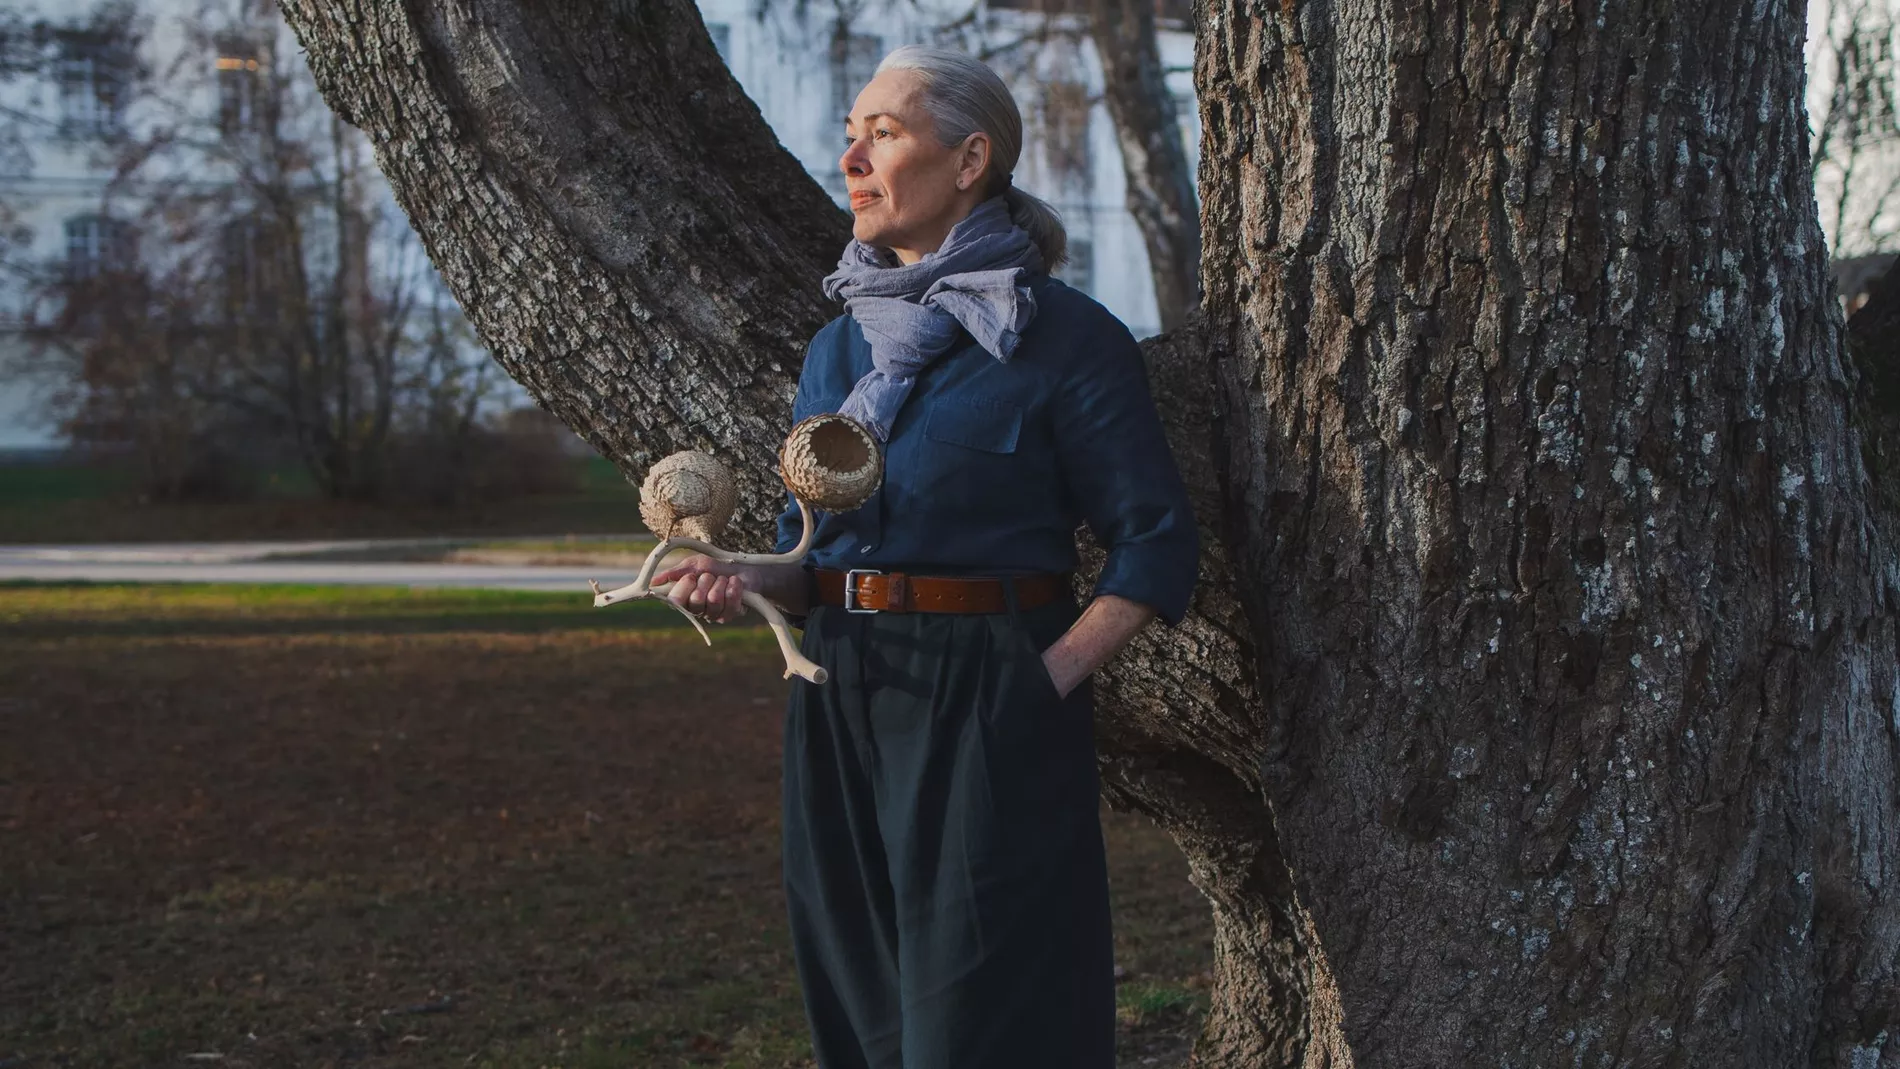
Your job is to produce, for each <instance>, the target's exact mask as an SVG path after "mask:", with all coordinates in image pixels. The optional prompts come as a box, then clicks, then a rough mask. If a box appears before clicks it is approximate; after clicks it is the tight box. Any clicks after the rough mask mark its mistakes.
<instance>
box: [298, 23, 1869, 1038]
mask: <svg viewBox="0 0 1900 1069" xmlns="http://www.w3.org/2000/svg"><path fill="white" fill-rule="evenodd" d="M1388 3H1389V7H1386V6H1380V5H1373V4H1365V5H1362V6H1361V7H1348V8H1345V9H1334V8H1330V7H1325V6H1317V5H1306V6H1302V5H1298V4H1281V3H1278V2H1277V0H1276V2H1275V3H1274V4H1272V5H1271V6H1270V7H1266V8H1261V9H1258V10H1256V9H1254V8H1252V7H1249V6H1246V5H1245V4H1240V3H1235V2H1233V0H1207V6H1206V7H1205V8H1204V9H1203V11H1202V13H1201V14H1202V19H1201V25H1202V30H1203V33H1202V43H1201V56H1200V61H1199V67H1200V70H1199V74H1198V77H1199V80H1200V84H1201V88H1202V92H1203V94H1204V102H1205V116H1206V125H1207V129H1208V143H1207V147H1206V149H1205V150H1204V159H1205V160H1206V162H1205V163H1204V175H1205V180H1204V195H1205V198H1206V202H1207V206H1206V209H1205V215H1206V225H1205V226H1204V232H1205V233H1208V234H1218V235H1221V236H1222V238H1221V240H1220V241H1217V242H1215V243H1214V244H1213V245H1211V246H1210V247H1209V249H1208V252H1207V255H1206V258H1205V264H1204V274H1203V279H1204V281H1205V283H1206V285H1207V287H1208V292H1209V301H1208V304H1207V310H1208V316H1209V318H1208V329H1207V332H1206V333H1205V334H1203V333H1201V332H1200V331H1198V330H1184V331H1180V332H1177V333H1176V334H1174V335H1172V336H1170V337H1168V338H1165V339H1162V340H1161V341H1159V342H1157V343H1154V344H1151V345H1150V346H1149V347H1148V353H1149V357H1150V364H1151V369H1152V372H1153V374H1154V377H1155V379H1156V393H1157V396H1158V397H1159V399H1160V401H1161V404H1162V408H1163V417H1164V419H1165V421H1166V422H1167V424H1168V426H1169V430H1170V434H1171V440H1172V443H1173V445H1174V447H1175V449H1176V451H1177V453H1178V455H1179V456H1180V458H1181V460H1182V464H1183V468H1184V470H1185V471H1186V473H1187V475H1188V477H1189V480H1190V483H1191V486H1192V489H1193V492H1194V494H1195V498H1196V503H1197V508H1198V511H1199V514H1200V517H1201V521H1202V528H1203V534H1204V536H1205V537H1206V539H1207V544H1208V550H1207V553H1206V557H1205V560H1204V562H1203V573H1202V584H1201V587H1200V589H1199V591H1198V592H1197V595H1196V602H1195V606H1194V612H1193V613H1192V614H1191V616H1190V617H1189V619H1188V620H1187V621H1186V622H1185V623H1184V624H1183V625H1182V626H1181V627H1180V628H1176V629H1164V628H1151V629H1150V630H1149V631H1148V632H1147V633H1146V634H1144V635H1143V636H1142V637H1141V638H1140V639H1139V640H1138V641H1137V644H1136V646H1135V647H1134V648H1133V649H1131V650H1130V652H1129V653H1128V654H1127V655H1125V656H1124V657H1123V658H1121V659H1120V660H1119V661H1118V662H1117V663H1116V664H1115V665H1113V666H1112V667H1111V668H1110V669H1108V670H1106V672H1105V679H1104V686H1103V688H1102V694H1103V699H1104V702H1103V710H1102V716H1101V747H1102V761H1103V767H1104V772H1105V782H1106V784H1107V787H1108V791H1109V793H1110V796H1111V798H1112V799H1113V800H1115V801H1117V802H1119V803H1121V804H1124V805H1131V806H1134V807H1136V808H1139V809H1141V810H1143V811H1144V812H1147V813H1149V814H1150V815H1152V816H1153V817H1154V818H1155V819H1156V820H1157V821H1159V822H1160V823H1161V824H1162V825H1163V826H1164V827H1167V828H1168V829H1169V830H1170V831H1171V832H1172V833H1173V834H1174V836H1175V838H1176V840H1177V841H1178V842H1179V843H1181V845H1182V848H1183V850H1184V851H1185V852H1186V854H1187V856H1188V858H1189V860H1190V862H1191V864H1192V868H1193V873H1194V878H1195V880H1196V882H1197V883H1198V884H1199V885H1200V886H1201V888H1202V889H1203V890H1204V891H1206V893H1207V894H1208V897H1209V900H1210V903H1211V904H1212V907H1213V910H1214V917H1215V920H1216V951H1217V954H1218V961H1219V977H1220V985H1219V988H1218V989H1217V992H1216V995H1215V1004H1214V1009H1213V1012H1212V1013H1211V1014H1210V1016H1209V1020H1208V1027H1207V1032H1206V1034H1205V1035H1204V1037H1203V1041H1202V1043H1201V1045H1200V1048H1199V1050H1198V1052H1197V1056H1198V1057H1199V1059H1200V1060H1201V1061H1202V1062H1204V1063H1205V1064H1210V1065H1214V1064H1219V1065H1235V1066H1240V1065H1247V1066H1256V1065H1258V1066H1267V1065H1274V1066H1278V1065H1300V1064H1308V1065H1327V1064H1332V1065H1346V1064H1354V1063H1356V1064H1358V1065H1361V1066H1374V1065H1425V1064H1431V1065H1446V1066H1452V1065H1457V1066H1463V1065H1481V1064H1482V1065H1493V1064H1500V1065H1515V1066H1541V1065H1554V1064H1559V1063H1561V1064H1566V1065H1568V1064H1573V1063H1574V1064H1589V1065H1596V1064H1617V1065H1621V1064H1645V1065H1647V1064H1690V1063H1695V1064H1711V1065H1715V1064H1720V1065H1744V1066H1745V1065H1776V1066H1782V1065H1794V1064H1823V1065H1840V1066H1850V1065H1851V1066H1855V1067H1856V1069H1858V1067H1859V1066H1862V1065H1877V1064H1900V1062H1897V1061H1896V1058H1900V1040H1896V1041H1894V1042H1891V1043H1886V1042H1885V1041H1884V1040H1880V1039H1877V1038H1876V1037H1877V1036H1878V1035H1880V1033H1881V1030H1882V1029H1887V1030H1888V1031H1890V1032H1894V1033H1896V1034H1900V1021H1896V1020H1895V1019H1894V1013H1895V1006H1894V1002H1893V1000H1894V979H1895V977H1894V974H1893V969H1894V953H1895V947H1896V943H1895V933H1896V923H1897V922H1896V918H1895V915H1894V909H1895V907H1894V905H1893V894H1892V891H1891V886H1892V883H1893V879H1894V872H1893V867H1894V865H1895V864H1896V851H1900V845H1897V844H1896V836H1895V828H1894V820H1895V817H1894V809H1893V806H1894V789H1895V769H1894V760H1895V756H1894V755H1895V747H1896V738H1895V732H1896V730H1900V725H1895V724H1894V723H1893V722H1892V720H1891V718H1892V717H1893V716H1894V715H1895V713H1894V710H1895V702H1896V691H1895V685H1896V678H1895V676H1896V673H1895V667H1894V663H1893V662H1894V650H1895V631H1894V627H1893V623H1892V618H1891V612H1890V601H1891V599H1892V598H1893V597H1894V596H1895V593H1894V592H1893V591H1892V588H1891V587H1889V586H1888V585H1886V581H1885V579H1884V577H1885V576H1886V575H1887V574H1888V570H1889V569H1888V567H1887V565H1886V563H1885V562H1886V560H1887V558H1886V557H1885V556H1883V555H1882V554H1885V553H1886V550H1885V548H1884V546H1883V544H1882V543H1881V542H1879V540H1878V539H1877V537H1876V532H1875V530H1874V528H1873V527H1872V525H1871V524H1870V523H1869V522H1868V519H1867V515H1866V509H1865V505H1864V495H1865V488H1864V486H1863V480H1862V469H1861V468H1860V466H1859V458H1858V455H1857V454H1856V452H1855V448H1854V441H1853V439H1852V438H1851V437H1850V434H1849V432H1848V430H1847V429H1846V426H1845V403H1846V391H1847V380H1846V377H1845V376H1846V372H1845V371H1844V369H1843V368H1842V367H1841V365H1840V363H1839V356H1838V334H1839V330H1838V325H1837V321H1836V319H1835V318H1830V315H1831V313H1830V311H1829V306H1828V305H1827V300H1826V295H1825V288H1824V284H1823V282H1822V276H1821V261H1820V250H1819V246H1818V238H1817V237H1816V236H1815V235H1816V231H1815V227H1814V221H1813V205H1812V200H1811V198H1810V197H1809V195H1808V193H1807V189H1808V187H1807V185H1806V184H1805V178H1804V177H1802V176H1803V174H1804V171H1803V168H1802V166H1801V161H1800V159H1799V155H1800V152H1801V147H1800V145H1801V142H1800V137H1799V133H1798V131H1799V129H1800V125H1801V124H1800V119H1799V111H1798V101H1799V88H1800V85H1799V79H1800V69H1799V66H1798V62H1799V57H1798V49H1797V47H1796V45H1795V42H1797V41H1798V39H1799V19H1798V18H1797V17H1796V16H1795V15H1793V14H1790V13H1788V12H1779V11H1777V12H1773V13H1771V15H1770V17H1768V18H1766V19H1765V20H1764V19H1762V18H1760V17H1758V16H1756V15H1753V14H1751V13H1750V12H1745V11H1741V10H1739V9H1737V10H1727V9H1724V10H1722V11H1720V12H1719V13H1717V14H1716V15H1714V16H1711V17H1710V19H1709V22H1708V24H1707V25H1700V24H1690V23H1686V22H1685V23H1683V24H1680V25H1678V24H1673V23H1662V24H1658V25H1654V26H1641V25H1638V24H1637V22H1638V20H1637V19H1636V18H1635V17H1634V16H1631V15H1628V14H1625V13H1622V12H1605V13H1604V21H1603V23H1601V24H1597V23H1594V22H1590V21H1586V22H1585V23H1583V24H1577V25H1572V24H1562V23H1553V22H1552V20H1553V19H1555V18H1556V17H1557V16H1555V15H1554V14H1540V13H1536V12H1531V11H1525V12H1522V13H1518V12H1507V13H1501V14H1492V13H1489V9H1485V10H1484V11H1479V12H1477V13H1476V14H1474V15H1473V16H1472V18H1473V22H1472V24H1470V25H1461V24H1460V23H1459V22H1458V21H1457V19H1458V18H1459V17H1460V16H1459V15H1458V13H1457V12H1456V11H1452V12H1443V13H1441V12H1434V11H1433V10H1431V9H1429V8H1419V9H1416V10H1414V9H1413V8H1411V7H1410V6H1409V5H1405V4H1401V3H1399V2H1398V0H1388ZM283 5H284V8H285V10H286V12H287V14H288V15H289V17H290V19H291V21H292V23H293V25H294V26H295V27H296V29H297V32H298V34H299V36H300V38H301V39H302V40H303V42H304V45H305V47H306V48H307V49H308V52H309V55H310V60H311V63H312V66H313V68H314V70H315V72H316V74H317V77H318V81H319V84H320V85H321V86H322V87H323V89H324V92H325V95H326V96H327V97H328V98H329V100H330V101H331V103H332V104H333V105H334V106H336V107H337V108H338V109H339V110H340V111H341V112H342V113H343V114H344V115H345V116H346V117H348V118H349V119H350V120H351V121H353V122H355V123H357V124H358V125H359V126H362V127H363V128H364V129H365V130H367V131H369V133H370V135H371V138H372V140H373V141H374V142H375V144H376V146H377V153H378V158H379V160H380V161H381V163H382V165H383V168H384V170H385V172H386V173H387V174H388V175H389V177H390V181H391V183H392V185H393V186H394V188H395V191H396V195H397V198H398V200H399V201H400V202H401V203H402V205H403V207H404V208H405V209H406V210H407V211H408V212H409V214H410V218H411V219H412V221H413V222H414V223H415V225H416V227H417V229H418V231H419V232H420V233H421V235H422V237H423V240H424V242H425V244H426V245H427V247H428V249H429V252H430V254H431V256H432V257H433V258H434V259H435V262H436V263H437V265H438V266H439V267H440V268H441V269H442V271H443V273H444V276H445V277H446V278H447V280H448V281H449V284H450V285H451V286H452V287H453V288H454V290H455V292H456V294H457V296H458V297H459V298H460V300H461V301H462V303H463V306H464V307H465V308H466V309H467V310H468V312H469V315H470V318H471V319H472V320H473V322H474V323H475V325H476V327H477V328H478V329H479V330H480V332H481V334H482V337H483V338H484V339H485V340H486V341H487V343H488V344H489V345H490V347H491V348H492V349H493V350H494V351H495V353H496V355H497V357H498V358H499V359H500V360H501V361H502V363H503V364H504V366H505V367H506V368H507V369H508V370H509V372H510V373H511V374H513V375H514V376H515V377H516V378H518V379H520V380H521V381H522V382H523V383H525V384H526V385H527V386H528V388H529V389H530V390H531V391H533V392H534V394H535V396H536V397H537V398H538V399H540V400H541V401H542V403H543V404H545V405H547V406H548V407H549V408H550V409H552V410H553V411H554V412H555V413H556V414H557V415H559V416H561V418H563V419H564V420H566V421H567V422H568V423H569V425H571V426H573V427H574V428H575V429H576V430H578V431H580V432H581V433H583V434H584V435H585V436H586V437H587V438H588V440H589V441H590V442H592V443H593V444H594V445H595V447H596V448H598V449H599V450H601V452H603V453H604V454H606V455H608V456H610V457H612V458H614V459H615V460H616V461H617V462H619V463H620V464H621V465H622V467H623V468H625V469H626V470H627V471H628V473H629V474H633V475H637V474H639V472H640V471H641V470H642V469H643V468H644V467H645V465H646V464H647V463H648V462H650V461H651V460H652V459H654V458H655V457H656V456H658V455H661V454H664V453H666V452H670V451H672V450H674V449H679V448H686V447H694V448H702V449H709V450H711V451H714V452H716V453H719V454H722V455H724V456H726V457H728V458H730V459H731V460H732V462H733V466H734V467H735V468H736V469H737V470H738V471H739V472H740V473H741V475H742V478H743V480H744V483H745V486H744V490H745V497H744V503H743V505H742V515H741V517H740V519H739V521H738V522H737V523H736V525H735V529H736V530H738V531H743V532H747V533H749V534H750V536H751V541H752V543H753V544H755V545H756V544H759V543H762V542H763V541H764V539H765V534H766V531H767V530H768V528H769V520H770V517H771V515H772V514H773V513H774V512H775V511H776V508H777V503H778V500H779V497H778V488H777V485H776V480H775V479H774V478H773V476H772V474H771V472H772V458H773V455H774V453H775V450H776V447H777V445H778V442H779V439H780V436H781V435H782V434H783V433H784V431H785V429H786V417H787V414H788V412H789V401H790V396H791V388H792V382H793V377H794V375H795V374H796V369H797V364H798V361H799V354H800V352H801V346H802V343H803V340H804V339H805V338H806V337H808V336H809V335H810V333H811V332H812V331H813V330H814V329H815V328H816V326H817V325H818V324H819V322H821V321H822V320H823V319H824V318H826V317H827V316H829V315H830V314H831V313H832V309H830V308H827V307H825V306H824V305H823V304H822V303H821V301H820V299H819V297H818V296H817V285H816V282H817V279H818V278H819V277H820V276H821V275H822V273H823V272H824V270H825V269H826V268H827V267H828V266H829V265H830V263H832V262H833V261H834V259H835V256H836V254H837V250H838V248H839V247H840V246H841V245H842V243H843V241H844V239H845V236H846V228H845V226H844V221H843V218H842V217H841V216H840V215H839V213H838V212H837V211H836V210H835V209H834V208H832V207H831V205H830V204H829V202H828V201H827V200H826V199H825V198H824V196H823V194H822V192H821V191H820V190H819V189H818V188H817V186H816V185H815V184H813V183H812V182H811V181H810V180H809V179H807V178H806V177H805V176H804V175H803V173H802V172H801V170H800V169H799V167H798V164H797V163H796V161H794V160H793V159H792V158H791V157H790V156H789V155H787V154H785V153H784V152H783V151H782V150H780V149H779V148H778V146H777V145H776V143H775V141H774V140H773V138H772V136H771V134H770V131H769V130H767V129H766V128H765V126H764V124H763V122H762V121H760V119H759V116H758V113H757V111H756V109H754V108H753V107H752V106H751V105H750V103H749V102H747V101H746V100H745V99H744V97H743V95H742V94H741V93H740V92H739V90H738V87H737V86H736V85H735V84H734V83H733V81H732V79H731V77H730V75H729V74H728V73H727V72H726V70H725V68H724V67H723V65H722V64H720V63H719V61H718V58H717V56H716V54H715V53H714V51H713V49H712V46H711V42H710V41H709V40H708V38H707V36H706V32H705V29H704V27H703V26H702V24H701V23H700V20H699V16H698V14H697V12H696V10H695V9H694V8H693V6H692V5H691V4H690V3H688V2H686V0H641V2H640V3H628V2H624V0H595V2H592V3H586V2H581V0H574V2H572V3H568V4H562V5H536V4H529V3H526V2H525V0H434V2H425V0H408V2H407V3H393V2H387V0H283ZM1335 27H1337V28H1338V29H1337V31H1336V30H1335ZM1648 40H1654V41H1656V42H1658V43H1657V44H1655V45H1654V46H1644V47H1653V53H1652V52H1647V51H1646V52H1644V53H1642V54H1627V53H1626V51H1625V50H1627V49H1629V48H1631V47H1636V46H1632V45H1630V44H1628V43H1626V42H1629V41H1636V42H1643V41H1648ZM1428 89H1429V95H1428ZM1652 120H1653V124H1652ZM1679 152H1680V153H1681V154H1682V155H1680V156H1678V153H1679ZM1599 159H1601V160H1603V161H1604V162H1603V163H1602V164H1601V165H1600V166H1601V170H1599V164H1598V162H1597V161H1598V160H1599ZM1679 161H1680V162H1679ZM1715 293H1719V294H1720V296H1717V297H1712V296H1711V294H1715ZM1214 370H1217V371H1218V376H1216V375H1215V374H1212V373H1211V372H1212V371H1214ZM1771 388H1772V389H1771ZM1230 547H1231V548H1230ZM1877 565H1878V566H1877ZM1250 620H1251V624H1250V622H1249V621H1250ZM1256 634H1257V635H1259V636H1262V637H1263V639H1264V641H1261V642H1259V643H1258V644H1257V645H1256V642H1255V640H1254V638H1253V636H1254V635H1256ZM1256 678H1261V679H1264V680H1265V681H1266V682H1267V683H1268V686H1266V687H1264V688H1257V687H1256V685H1255V680H1256ZM1263 692H1264V693H1263ZM1267 698H1270V700H1263V699H1267ZM1269 799H1270V801H1271V807H1272V808H1270V807H1269ZM1276 810H1277V815H1278V817H1279V820H1280V822H1281V829H1280V834H1278V835H1276V833H1275V830H1274V823H1273V822H1274V817H1275V811H1276ZM1296 887H1297V888H1298V889H1299V890H1300V892H1301V893H1302V895H1303V898H1302V895H1296V893H1295V888H1296ZM1302 901H1303V902H1304V905H1302ZM1322 944H1323V946H1324V947H1325V953H1324V954H1322V953H1321V952H1320V946H1321V945H1322ZM1883 1044H1884V1045H1883ZM1349 1048H1350V1049H1349ZM1856 1052H1860V1053H1856ZM1883 1058H1884V1059H1886V1061H1884V1062H1883V1061H1882V1060H1881V1059H1883ZM1856 1059H1858V1060H1856Z"/></svg>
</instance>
